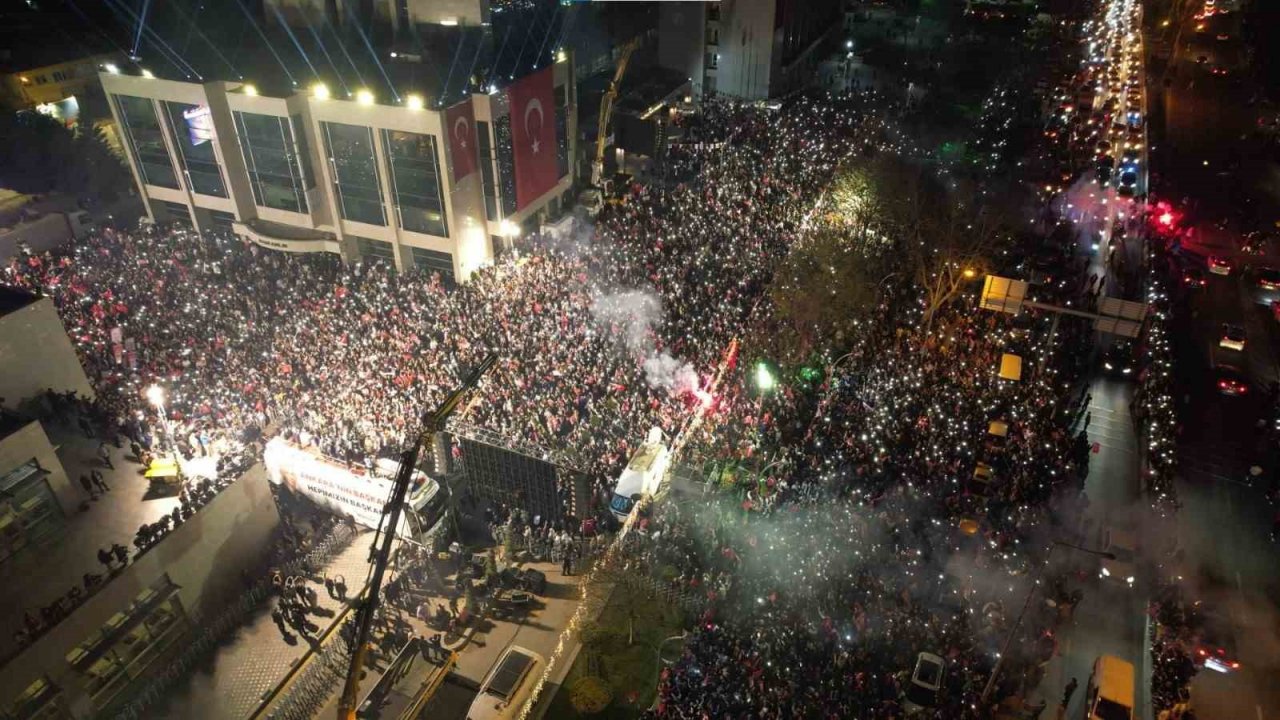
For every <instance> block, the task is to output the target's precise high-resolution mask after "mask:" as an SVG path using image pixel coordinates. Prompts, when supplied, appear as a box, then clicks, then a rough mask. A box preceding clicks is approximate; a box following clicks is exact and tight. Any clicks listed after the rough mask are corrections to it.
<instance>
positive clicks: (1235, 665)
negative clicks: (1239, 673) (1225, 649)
mask: <svg viewBox="0 0 1280 720" xmlns="http://www.w3.org/2000/svg"><path fill="white" fill-rule="evenodd" d="M1231 669H1232V670H1239V669H1240V663H1238V662H1233V663H1231Z"/></svg>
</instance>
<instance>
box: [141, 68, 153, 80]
mask: <svg viewBox="0 0 1280 720" xmlns="http://www.w3.org/2000/svg"><path fill="white" fill-rule="evenodd" d="M142 77H144V78H155V75H153V74H151V71H150V70H147V69H146V68H143V70H142Z"/></svg>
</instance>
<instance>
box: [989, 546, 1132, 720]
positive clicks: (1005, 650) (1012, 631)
mask: <svg viewBox="0 0 1280 720" xmlns="http://www.w3.org/2000/svg"><path fill="white" fill-rule="evenodd" d="M1059 545H1061V546H1063V547H1068V548H1071V549H1072V550H1079V551H1080V552H1084V553H1089V554H1090V555H1097V556H1099V557H1105V558H1108V559H1112V560H1114V559H1115V557H1116V556H1115V555H1114V554H1113V553H1109V552H1106V551H1103V550H1094V549H1092V548H1087V547H1081V546H1079V545H1072V544H1071V543H1068V542H1062V541H1060V540H1055V541H1054V542H1053V544H1052V545H1050V546H1049V553H1048V554H1047V555H1045V557H1044V564H1043V565H1041V566H1040V567H1039V568H1038V569H1037V570H1036V575H1035V578H1034V579H1033V580H1032V582H1031V587H1030V588H1028V589H1027V599H1026V600H1025V601H1023V603H1022V610H1021V612H1019V613H1018V618H1017V619H1016V620H1014V621H1013V627H1011V628H1009V634H1008V635H1006V636H1005V638H1004V644H1003V645H1001V646H1000V656H999V657H997V658H996V666H995V667H993V668H991V677H989V678H987V684H986V687H984V688H982V697H981V698H979V699H978V703H979V704H980V705H984V706H985V705H986V704H987V700H988V698H990V697H991V691H992V690H995V687H996V680H997V679H998V678H999V677H1000V670H1001V669H1002V668H1003V667H1004V659H1005V657H1007V656H1008V654H1009V646H1010V645H1013V638H1014V637H1015V636H1016V635H1017V634H1018V628H1019V627H1020V626H1021V625H1022V618H1023V617H1025V616H1026V614H1027V609H1028V608H1030V607H1031V599H1032V598H1034V597H1035V595H1036V588H1037V587H1039V585H1040V578H1041V576H1043V575H1044V569H1045V568H1046V567H1048V566H1049V561H1050V560H1051V559H1052V558H1053V551H1054V549H1055V548H1057V547H1058V546H1059Z"/></svg>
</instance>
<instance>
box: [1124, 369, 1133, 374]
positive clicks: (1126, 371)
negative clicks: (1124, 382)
mask: <svg viewBox="0 0 1280 720" xmlns="http://www.w3.org/2000/svg"><path fill="white" fill-rule="evenodd" d="M1132 371H1133V368H1125V369H1124V374H1125V375H1128V374H1129V373H1130V372H1132Z"/></svg>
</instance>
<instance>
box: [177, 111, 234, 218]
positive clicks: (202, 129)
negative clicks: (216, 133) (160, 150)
mask: <svg viewBox="0 0 1280 720" xmlns="http://www.w3.org/2000/svg"><path fill="white" fill-rule="evenodd" d="M164 106H165V110H166V112H168V113H169V129H170V130H171V131H173V146H174V147H175V148H177V149H178V164H179V165H181V166H182V169H183V171H184V172H186V174H187V182H188V184H189V185H190V186H191V192H193V193H199V194H201V195H212V196H214V197H226V196H227V186H226V183H225V182H223V180H222V169H221V168H219V167H218V156H217V155H216V154H215V153H214V151H213V141H214V137H213V118H212V117H210V115H209V108H208V107H207V106H204V105H189V104H187V103H177V102H166V103H165V104H164Z"/></svg>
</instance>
